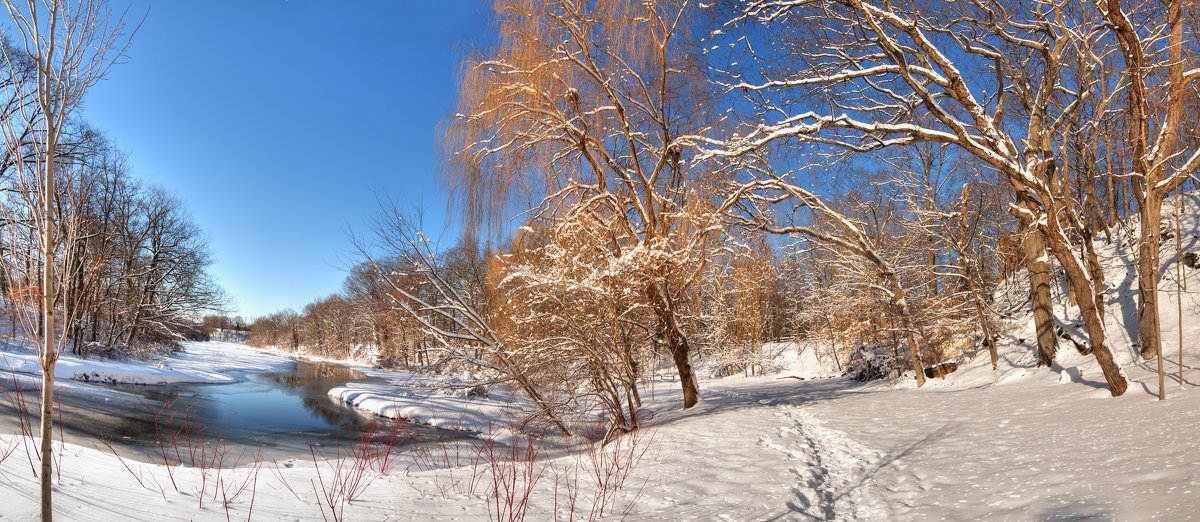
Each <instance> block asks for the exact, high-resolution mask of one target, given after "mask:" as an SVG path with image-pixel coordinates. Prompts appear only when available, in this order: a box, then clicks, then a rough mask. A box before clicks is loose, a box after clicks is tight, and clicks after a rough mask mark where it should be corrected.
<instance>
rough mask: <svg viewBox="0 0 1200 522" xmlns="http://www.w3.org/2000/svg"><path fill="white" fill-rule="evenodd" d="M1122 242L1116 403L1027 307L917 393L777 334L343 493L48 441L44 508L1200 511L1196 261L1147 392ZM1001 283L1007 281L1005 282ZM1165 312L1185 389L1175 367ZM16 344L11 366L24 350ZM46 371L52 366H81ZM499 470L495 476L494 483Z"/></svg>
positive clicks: (1113, 286)
mask: <svg viewBox="0 0 1200 522" xmlns="http://www.w3.org/2000/svg"><path fill="white" fill-rule="evenodd" d="M1189 206H1190V207H1191V208H1193V209H1194V208H1195V202H1194V201H1193V202H1191V203H1190V204H1189ZM1164 215H1170V213H1169V212H1164ZM1185 231H1186V233H1185V234H1184V238H1185V241H1184V248H1185V249H1187V250H1194V249H1196V248H1197V246H1198V242H1200V238H1198V237H1197V236H1198V235H1200V231H1198V230H1197V226H1196V222H1195V213H1194V212H1189V213H1188V217H1187V219H1186V220H1185ZM1124 234H1127V235H1126V237H1131V236H1132V231H1126V232H1125V233H1124ZM1123 244H1124V245H1128V242H1127V241H1125V242H1122V241H1114V243H1113V244H1112V245H1111V246H1108V245H1106V246H1105V247H1104V248H1105V250H1104V251H1102V252H1101V253H1102V254H1103V255H1105V256H1106V259H1107V260H1108V261H1107V263H1108V266H1107V268H1106V278H1107V279H1106V280H1107V281H1108V283H1109V291H1108V294H1107V297H1108V303H1107V304H1108V317H1107V333H1108V335H1109V344H1110V347H1111V348H1112V349H1113V351H1114V354H1115V356H1116V359H1117V362H1118V363H1120V364H1121V366H1122V367H1123V369H1124V373H1125V375H1126V376H1127V378H1128V379H1129V381H1130V386H1129V391H1128V392H1127V393H1126V394H1125V395H1124V396H1122V397H1115V398H1114V397H1111V396H1110V394H1109V392H1108V390H1107V388H1106V387H1105V384H1104V380H1103V378H1102V376H1101V374H1100V371H1099V369H1098V367H1097V365H1096V363H1095V362H1094V359H1093V358H1092V357H1091V356H1084V355H1080V354H1079V353H1077V352H1076V350H1075V349H1074V348H1073V347H1071V345H1070V343H1066V342H1064V343H1062V345H1060V349H1059V355H1058V359H1057V361H1056V363H1055V365H1054V366H1052V367H1050V368H1045V367H1043V368H1036V367H1035V366H1034V365H1035V358H1034V354H1033V348H1031V346H1030V345H1029V343H1030V342H1031V340H1032V339H1033V337H1034V336H1033V332H1032V325H1031V324H1030V321H1029V316H1028V313H1027V312H1025V313H1018V314H1016V315H1014V316H1013V317H1011V318H1009V319H1007V320H1006V321H1005V322H1004V324H1002V325H1000V331H1001V332H1002V333H1003V335H1002V337H1001V343H1000V348H999V355H1000V364H999V369H998V370H996V371H993V370H992V369H991V364H990V362H989V360H988V359H989V358H988V357H987V354H986V353H985V352H983V351H981V352H980V353H979V354H976V355H975V356H974V357H973V358H972V359H970V360H969V361H967V362H965V363H964V364H962V365H961V366H960V368H959V370H958V371H957V372H955V373H952V374H950V375H949V376H947V377H946V378H945V379H944V380H943V379H933V380H931V381H930V382H929V383H927V385H926V386H924V387H922V388H919V389H918V388H916V386H915V382H914V381H913V380H912V377H911V374H909V375H905V376H904V377H902V378H900V379H897V380H896V381H892V382H888V381H877V382H872V383H866V384H863V383H856V382H852V381H848V380H846V379H844V378H838V377H833V378H829V376H830V375H833V374H834V373H835V372H831V371H830V369H828V368H824V367H821V366H820V365H818V364H817V362H816V360H815V358H813V357H812V356H811V354H810V353H807V352H806V350H808V347H807V345H804V344H801V345H799V347H798V346H797V345H794V344H786V345H782V344H776V345H772V348H771V349H772V350H773V351H775V352H776V358H775V361H776V364H775V365H774V366H773V367H772V373H773V375H768V376H763V377H751V378H744V377H728V378H724V379H705V380H702V381H701V383H700V389H701V394H702V397H703V399H702V401H701V402H700V404H699V405H697V406H696V407H694V408H692V409H690V410H687V411H683V410H680V409H679V405H680V403H681V400H680V394H679V391H678V390H677V388H676V385H675V384H674V383H671V382H669V381H666V380H660V381H656V382H653V383H647V384H646V387H647V389H646V390H644V391H643V394H642V395H643V397H645V398H648V399H649V400H648V402H647V408H648V409H650V410H652V411H653V412H654V416H653V418H652V420H650V421H648V422H646V423H645V427H644V429H642V430H639V431H638V432H636V433H640V434H641V435H638V436H637V437H631V436H627V437H624V438H622V439H618V440H619V441H621V442H619V443H614V444H611V445H609V446H608V447H607V448H604V449H598V448H594V447H593V449H592V450H591V451H588V450H586V449H580V448H578V447H577V448H574V449H573V452H567V451H565V450H564V449H563V448H562V446H561V441H559V442H558V443H557V444H551V445H550V446H548V447H547V448H546V449H543V451H544V453H543V455H544V457H542V458H539V459H538V460H536V461H534V462H532V463H530V462H526V461H518V462H516V463H515V464H514V463H512V462H508V463H505V461H504V460H503V459H500V458H495V459H488V458H484V457H479V456H478V455H479V449H480V448H484V449H486V448H488V447H489V446H488V444H487V443H486V442H480V441H481V440H482V439H472V440H470V441H467V442H465V443H458V444H457V445H453V444H451V445H430V446H428V447H426V448H425V449H423V450H418V451H415V452H408V453H405V454H402V455H400V456H398V457H396V458H395V460H394V461H392V462H389V466H388V467H387V468H386V470H385V471H383V472H382V473H379V472H378V470H377V469H376V470H372V469H366V470H364V471H363V476H364V477H365V478H364V479H363V480H362V481H360V482H359V483H358V486H359V487H354V480H353V476H354V473H353V471H354V469H355V468H354V466H353V462H354V459H343V460H341V461H339V460H338V459H337V458H336V456H335V455H326V456H327V457H328V458H327V459H321V458H317V459H316V460H317V462H318V463H319V464H318V463H314V459H313V457H312V456H311V455H296V456H295V458H291V459H288V460H286V461H285V460H278V461H274V462H263V463H261V464H260V465H258V466H255V465H254V463H253V462H252V459H244V460H243V461H242V462H241V463H240V465H239V466H238V467H236V468H234V469H224V470H215V469H211V468H209V469H204V468H195V467H183V466H179V467H172V468H167V467H165V466H161V465H154V464H147V463H142V462H132V461H129V460H124V461H122V460H120V459H119V458H117V457H115V456H112V455H109V454H107V453H104V452H101V451H98V450H96V449H91V448H84V447H79V446H74V445H69V444H68V445H66V446H65V447H62V448H61V453H60V454H58V456H57V457H56V459H57V462H58V463H59V465H60V466H61V468H60V469H61V471H60V474H59V475H58V476H56V479H55V482H56V484H57V485H56V489H55V491H56V496H55V506H56V507H55V509H56V512H57V513H58V516H59V518H60V519H62V520H156V521H157V520H224V519H227V518H228V519H247V518H249V519H256V520H325V519H328V520H333V519H334V518H338V519H344V520H484V519H489V518H507V513H511V512H512V511H513V510H520V509H526V510H527V511H525V515H527V517H528V519H530V520H549V519H572V518H575V519H586V518H591V517H593V516H595V515H598V514H599V513H598V512H596V511H593V506H595V505H600V506H602V507H604V508H605V510H604V513H603V516H604V517H608V518H627V519H630V520H811V519H818V520H872V521H874V520H1084V519H1088V520H1090V519H1099V520H1154V519H1161V520H1191V519H1194V518H1200V443H1198V442H1197V437H1196V435H1195V430H1196V428H1197V426H1200V390H1197V383H1198V382H1200V368H1198V367H1197V366H1198V365H1197V364H1196V363H1195V361H1200V346H1198V345H1197V343H1196V342H1195V339H1197V338H1200V276H1198V273H1200V271H1198V270H1192V269H1187V270H1188V272H1187V273H1188V278H1187V281H1188V288H1189V289H1191V292H1190V293H1184V295H1183V312H1184V313H1183V317H1182V318H1181V317H1180V316H1179V314H1178V313H1177V312H1176V306H1175V297H1176V293H1175V291H1176V288H1177V285H1176V283H1175V282H1174V280H1173V279H1171V278H1172V277H1173V274H1174V266H1173V265H1172V264H1170V263H1171V260H1172V259H1173V257H1174V256H1173V249H1169V250H1167V251H1165V252H1164V262H1165V263H1167V269H1166V270H1164V274H1165V277H1164V280H1163V283H1162V284H1161V290H1162V310H1161V313H1162V328H1163V338H1164V348H1165V350H1164V351H1165V355H1166V357H1165V362H1166V368H1167V372H1168V375H1167V383H1168V390H1167V400H1166V401H1159V400H1158V399H1157V391H1158V389H1157V375H1156V368H1157V366H1156V364H1155V362H1154V361H1141V360H1140V359H1138V358H1136V356H1135V355H1136V354H1135V349H1134V348H1133V342H1132V337H1133V336H1134V334H1136V326H1135V322H1134V321H1135V320H1134V318H1135V316H1136V304H1135V301H1134V293H1135V292H1136V287H1135V284H1134V283H1133V282H1132V279H1131V273H1130V272H1131V269H1130V268H1129V267H1130V266H1131V260H1130V258H1129V256H1128V248H1127V247H1123V246H1122V245H1123ZM1013 288H1016V289H1017V290H1016V291H1015V292H1016V293H1018V294H1019V293H1020V285H1019V284H1018V285H1014V286H1013ZM1056 312H1057V313H1058V315H1059V320H1060V321H1061V323H1062V324H1063V326H1064V327H1065V328H1067V329H1068V330H1071V329H1072V327H1073V325H1074V324H1075V323H1076V322H1077V320H1076V319H1075V317H1073V315H1072V311H1071V310H1070V309H1068V308H1067V307H1065V306H1064V305H1061V304H1060V305H1056ZM1181 319H1182V325H1183V339H1184V340H1185V341H1186V346H1184V360H1183V362H1184V368H1183V373H1184V375H1183V377H1184V379H1183V380H1184V382H1183V383H1182V384H1180V383H1179V382H1177V381H1176V378H1177V376H1178V374H1179V370H1178V366H1177V365H1178V362H1179V360H1178V359H1179V356H1178V351H1177V350H1178V348H1177V346H1178V344H1177V343H1178V340H1179V334H1178V333H1177V332H1178V327H1179V325H1180V321H1181ZM798 350H799V351H798ZM17 355H19V354H17ZM17 355H12V354H10V355H7V357H8V360H10V361H13V360H24V359H21V358H19V357H17ZM0 359H3V358H0ZM287 361H288V359H286V358H285V357H284V356H282V355H279V354H273V353H267V352H256V351H254V350H251V349H249V348H248V347H245V346H242V345H235V344H218V343H201V344H192V345H188V346H187V352H186V353H184V354H180V355H178V356H175V357H171V358H168V359H165V360H163V361H161V362H156V363H154V364H152V365H143V364H140V363H101V364H97V363H95V362H94V361H82V362H79V363H78V364H79V365H80V368H85V369H86V370H85V371H88V372H98V373H99V374H100V375H102V376H111V378H112V379H115V380H129V381H132V382H165V381H169V380H172V379H174V380H182V379H185V378H189V379H190V378H198V379H207V380H208V382H221V379H222V377H221V375H222V373H223V372H225V371H227V370H228V369H229V368H264V369H268V368H273V367H277V366H279V365H284V364H287ZM7 364H8V365H9V366H11V367H18V365H19V364H24V363H13V362H9V363H7ZM60 364H61V363H60ZM160 364H161V365H163V368H162V369H170V370H172V371H173V372H177V373H172V374H170V375H171V377H163V376H161V375H162V374H160V373H159V372H157V371H154V370H159V368H158V366H159V365H160ZM22 369H24V366H20V367H18V370H22ZM359 369H361V370H362V371H364V372H365V373H368V374H369V375H371V376H373V377H380V378H384V379H386V380H387V381H388V382H387V384H375V385H360V384H354V383H352V384H350V385H348V386H344V387H339V388H335V389H333V390H331V391H330V393H331V394H332V395H334V396H335V397H339V398H342V399H343V400H346V401H348V402H350V403H351V404H355V405H357V406H359V407H362V408H365V409H369V410H372V411H374V412H377V413H382V414H384V415H389V416H403V417H412V418H414V420H423V421H426V422H433V423H435V424H439V425H442V426H447V427H454V426H459V427H465V428H470V429H475V430H479V431H482V432H484V433H488V432H492V433H493V434H500V435H502V436H503V437H504V440H506V441H511V440H512V439H511V435H512V433H511V432H508V431H506V430H503V429H500V430H497V429H495V428H496V427H497V426H501V427H503V426H507V425H508V424H507V423H508V420H507V418H506V413H505V412H506V411H507V408H508V407H509V405H508V404H506V402H504V400H494V399H479V398H470V399H468V398H466V397H463V396H461V394H458V395H456V394H444V393H435V392H431V391H429V389H428V387H427V386H425V384H427V383H423V382H422V381H421V378H416V377H414V376H413V375H412V374H408V373H404V372H391V371H384V370H376V369H369V368H359ZM64 371H65V373H60V374H59V376H60V377H70V376H75V375H78V373H77V371H76V370H64ZM176 375H177V376H176ZM792 377H805V380H800V379H797V378H792ZM139 379H140V380H139ZM160 379H163V380H160ZM486 425H490V428H485V426H486ZM32 448H33V445H32V442H31V441H29V440H27V439H23V438H21V437H16V436H12V435H5V436H0V459H3V462H0V520H30V519H33V518H35V517H36V515H37V510H38V499H37V481H36V479H35V478H34V476H33V472H32V470H33V468H34V466H33V463H34V462H36V461H35V460H34V458H33V457H32V455H33V454H32ZM493 449H494V450H495V451H497V452H504V451H508V450H507V449H506V448H504V447H495V448H493ZM643 451H644V453H642V452H643ZM639 456H640V459H638V458H637V457H639ZM362 462H365V463H366V464H367V465H370V466H374V467H376V468H378V467H382V466H381V463H379V462H373V461H370V460H363V461H362ZM339 463H340V465H341V467H340V468H339V467H338V466H339ZM633 463H635V464H636V465H632V466H631V467H630V464H633ZM596 469H599V470H601V472H600V473H599V474H598V475H599V477H600V478H601V479H614V478H616V479H621V478H623V482H622V486H623V487H621V488H620V489H619V490H617V491H615V492H614V491H612V490H611V488H610V489H601V490H599V491H597V488H596V487H595V486H593V484H594V483H595V482H596V475H597V474H595V473H593V470H596ZM626 471H627V472H628V475H627V476H626V475H624V473H625V472H626ZM526 472H527V473H528V474H526ZM377 474H378V476H377V477H376V475H377ZM372 478H374V480H370V481H369V482H368V479H372ZM172 479H173V480H172ZM500 479H504V480H507V481H508V483H509V484H513V485H512V486H511V487H507V486H503V487H499V488H493V487H492V486H493V484H495V483H496V482H495V481H498V480H500ZM335 483H340V484H342V486H341V487H339V486H337V485H335ZM530 484H532V485H531V486H530ZM243 486H244V487H243ZM239 489H241V494H240V495H236V496H235V495H234V493H235V492H236V491H238V490H239ZM350 490H356V491H355V492H358V493H360V494H359V495H356V499H355V500H352V501H348V502H345V501H344V500H345V498H344V495H342V496H339V495H338V492H339V491H341V492H347V491H350ZM358 490H361V491H358ZM527 490H528V495H526V491H527ZM497 491H499V492H500V494H495V493H496V492H497ZM505 491H511V492H512V493H511V494H504V492H505ZM513 497H515V501H514V503H513V504H512V506H511V507H510V506H509V505H508V504H507V503H506V501H507V500H510V499H512V498H513ZM597 498H599V499H600V500H599V501H597ZM572 499H573V504H572ZM522 501H524V502H525V503H522ZM522 506H523V507H522ZM332 510H337V512H336V516H335V513H334V512H332Z"/></svg>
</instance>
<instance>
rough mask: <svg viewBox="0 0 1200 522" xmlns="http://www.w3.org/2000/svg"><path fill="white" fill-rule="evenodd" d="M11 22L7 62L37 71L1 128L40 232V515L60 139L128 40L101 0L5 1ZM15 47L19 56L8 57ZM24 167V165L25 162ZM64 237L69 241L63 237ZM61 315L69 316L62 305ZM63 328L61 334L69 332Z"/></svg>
mask: <svg viewBox="0 0 1200 522" xmlns="http://www.w3.org/2000/svg"><path fill="white" fill-rule="evenodd" d="M4 5H5V7H6V8H7V9H8V13H9V15H10V16H11V17H12V21H13V26H14V27H15V29H16V30H17V32H18V33H19V34H20V40H21V45H20V46H13V47H10V48H6V53H5V54H6V61H7V63H8V64H9V66H10V67H13V66H14V64H16V63H18V62H19V61H21V60H24V59H25V58H28V59H30V60H31V61H32V62H33V65H34V69H35V70H36V76H35V80H34V81H33V82H32V83H33V85H32V86H31V85H29V84H28V83H17V84H14V86H15V88H17V89H22V90H24V91H23V92H22V94H23V95H24V96H25V97H27V98H28V99H30V100H36V103H33V104H30V105H21V106H20V111H19V114H20V117H19V118H14V119H11V120H10V121H9V122H10V123H12V125H8V126H7V127H6V130H5V138H6V140H5V141H6V142H7V143H8V145H9V146H10V147H20V148H22V149H27V150H29V151H30V152H31V153H30V154H29V155H28V156H27V157H29V159H30V161H29V162H28V163H26V162H19V163H18V166H19V168H18V169H17V172H18V176H20V179H21V181H22V183H21V184H22V185H23V188H24V189H25V190H24V194H26V196H25V197H24V198H23V200H24V201H23V202H24V204H26V205H27V206H28V207H29V208H28V215H29V216H30V218H31V219H32V222H33V224H34V227H35V228H36V230H37V231H38V233H39V240H40V245H39V246H40V251H39V258H38V259H39V261H40V266H41V271H42V281H41V286H40V288H38V289H37V291H38V292H39V293H40V294H41V298H42V302H41V309H42V321H41V322H42V324H41V328H40V329H39V331H38V334H37V339H38V346H39V352H40V353H39V354H38V355H39V361H40V366H41V371H42V393H41V429H40V432H39V435H40V437H41V444H40V452H39V457H40V458H41V474H40V480H41V497H42V506H41V518H42V520H46V521H48V520H51V519H52V518H53V511H52V509H51V492H52V489H51V477H52V475H53V474H52V464H53V460H54V459H53V458H52V456H51V452H52V447H51V442H52V438H53V433H52V424H53V419H54V417H53V405H54V365H55V363H56V362H57V360H58V355H59V347H60V346H61V344H62V343H60V342H56V336H57V335H58V329H57V328H56V326H57V325H56V320H57V314H58V304H59V302H60V300H61V298H62V296H64V295H65V291H64V288H63V285H62V284H61V282H60V278H59V275H60V273H61V272H65V270H56V269H58V268H59V267H60V266H65V265H68V264H69V261H70V258H71V256H72V252H71V246H72V242H71V241H69V240H70V239H76V238H77V234H78V231H72V230H69V229H66V228H65V227H64V225H69V223H58V222H57V221H56V217H57V214H56V213H57V208H56V206H57V205H59V204H60V202H61V200H60V198H62V197H63V196H64V194H70V192H69V191H63V190H61V189H60V188H58V187H57V186H56V181H57V180H58V178H59V172H58V169H57V165H56V162H57V161H58V159H59V156H60V151H59V145H60V142H61V140H62V138H63V133H64V131H65V130H66V127H67V124H68V120H69V119H70V118H71V116H72V114H73V113H74V112H75V110H76V109H78V108H79V107H80V105H81V104H82V103H83V98H84V95H85V94H86V93H87V90H88V89H89V88H91V87H92V86H93V85H95V84H96V83H97V82H99V81H100V80H101V79H102V78H103V77H104V75H105V73H106V72H107V71H108V69H109V67H111V66H112V64H113V63H114V62H115V60H116V59H117V58H118V57H119V56H120V55H121V54H122V53H123V52H124V50H125V46H126V45H127V44H128V39H124V38H123V36H124V32H125V27H124V24H123V19H122V18H121V17H117V18H112V17H111V16H110V12H109V10H108V8H107V6H106V4H105V2H104V1H103V0H79V1H74V2H72V1H69V0H53V1H45V2H41V1H37V0H26V1H24V2H21V1H19V0H5V1H4ZM14 53H20V54H21V57H20V58H18V57H16V56H13V54H14ZM26 167H28V168H26ZM64 240H68V241H64ZM67 312H68V313H67V315H66V316H65V318H66V319H68V320H69V319H71V315H70V313H69V311H67ZM70 326H71V325H70V324H69V323H68V324H66V325H64V327H63V328H62V332H63V335H66V333H67V332H69V331H70V330H71V328H70Z"/></svg>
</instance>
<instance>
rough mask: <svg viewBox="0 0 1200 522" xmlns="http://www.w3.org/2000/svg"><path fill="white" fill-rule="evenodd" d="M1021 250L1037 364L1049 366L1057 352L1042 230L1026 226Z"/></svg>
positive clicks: (1048, 273)
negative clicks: (1030, 308) (1030, 306)
mask: <svg viewBox="0 0 1200 522" xmlns="http://www.w3.org/2000/svg"><path fill="white" fill-rule="evenodd" d="M1021 250H1022V251H1023V252H1024V254H1025V269H1026V271H1027V272H1028V274H1029V301H1030V303H1031V305H1032V306H1033V325H1034V328H1035V329H1036V331H1037V349H1038V366H1049V365H1050V363H1051V362H1053V361H1054V356H1055V354H1056V353H1057V352H1058V339H1057V338H1055V336H1054V308H1053V302H1052V301H1051V298H1050V264H1049V263H1047V262H1046V260H1047V259H1046V246H1045V243H1044V241H1043V238H1042V233H1041V232H1039V231H1037V230H1035V229H1033V228H1028V229H1027V232H1026V234H1025V238H1024V240H1023V241H1021ZM1090 293H1091V292H1090V290H1089V294H1090Z"/></svg>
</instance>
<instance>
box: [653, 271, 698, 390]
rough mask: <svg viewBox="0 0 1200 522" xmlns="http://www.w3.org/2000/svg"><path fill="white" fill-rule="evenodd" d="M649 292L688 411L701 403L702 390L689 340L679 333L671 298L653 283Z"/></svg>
mask: <svg viewBox="0 0 1200 522" xmlns="http://www.w3.org/2000/svg"><path fill="white" fill-rule="evenodd" d="M647 290H648V293H649V294H650V302H651V303H654V313H655V315H657V316H658V328H659V332H660V333H661V334H662V335H663V336H664V337H666V340H667V350H668V351H670V352H671V359H672V360H673V361H674V362H675V369H676V370H677V371H678V372H679V384H680V386H682V387H683V408H684V409H685V410H686V409H688V408H691V407H692V406H695V405H696V403H697V402H700V389H699V388H698V387H697V386H696V376H695V374H693V373H692V362H691V360H690V352H691V349H690V347H689V346H688V342H687V338H685V337H684V336H683V332H681V331H679V324H678V322H677V321H676V317H675V312H674V310H673V307H672V306H671V302H670V297H668V296H667V295H665V292H664V291H663V290H662V289H660V288H659V284H658V283H651V284H650V285H649V287H648V288H647Z"/></svg>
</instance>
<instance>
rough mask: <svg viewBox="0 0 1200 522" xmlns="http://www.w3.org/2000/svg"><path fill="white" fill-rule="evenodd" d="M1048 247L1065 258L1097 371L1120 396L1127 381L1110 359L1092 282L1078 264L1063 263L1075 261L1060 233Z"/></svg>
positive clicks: (1070, 282) (1111, 389)
mask: <svg viewBox="0 0 1200 522" xmlns="http://www.w3.org/2000/svg"><path fill="white" fill-rule="evenodd" d="M1050 248H1051V249H1052V250H1055V253H1056V257H1058V258H1059V259H1062V260H1065V261H1064V262H1063V264H1062V267H1063V270H1064V271H1065V272H1066V275H1067V284H1068V285H1070V286H1071V290H1072V291H1073V292H1074V293H1075V295H1076V296H1077V297H1078V303H1079V315H1080V316H1082V317H1083V325H1084V328H1085V329H1086V330H1087V335H1088V344H1089V345H1090V346H1091V348H1092V355H1093V356H1095V357H1096V362H1097V363H1098V364H1099V365H1100V371H1101V372H1102V373H1103V374H1104V380H1105V381H1106V382H1107V383H1108V389H1109V391H1110V392H1111V393H1112V395H1113V396H1114V397H1116V396H1118V395H1122V394H1124V393H1125V390H1126V388H1127V387H1128V383H1127V382H1126V381H1125V376H1124V375H1122V374H1121V367H1120V366H1118V365H1117V362H1116V360H1114V359H1113V355H1112V351H1110V350H1109V349H1108V345H1107V344H1105V341H1106V340H1107V334H1106V333H1105V331H1104V319H1103V318H1102V317H1101V316H1100V312H1099V309H1098V308H1097V306H1096V301H1095V298H1094V295H1095V293H1094V292H1093V290H1092V288H1091V286H1092V281H1091V279H1089V278H1088V274H1087V272H1086V271H1085V270H1084V268H1083V266H1082V265H1081V264H1079V263H1078V262H1066V261H1075V260H1076V258H1075V257H1074V254H1073V253H1072V252H1071V251H1070V249H1071V246H1070V244H1069V243H1068V242H1067V241H1066V239H1064V238H1062V237H1061V236H1059V237H1056V238H1050Z"/></svg>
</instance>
